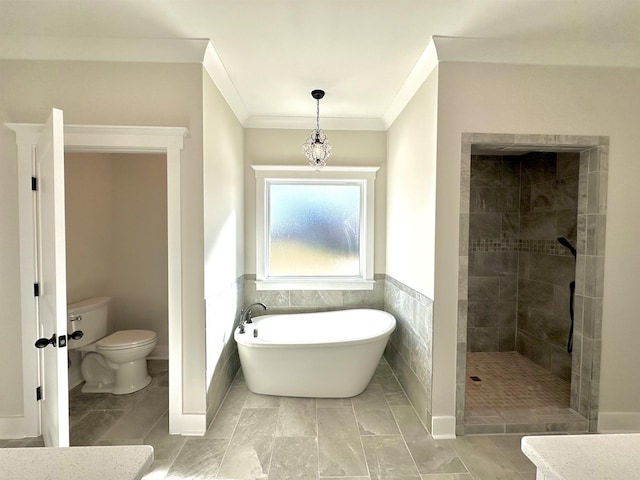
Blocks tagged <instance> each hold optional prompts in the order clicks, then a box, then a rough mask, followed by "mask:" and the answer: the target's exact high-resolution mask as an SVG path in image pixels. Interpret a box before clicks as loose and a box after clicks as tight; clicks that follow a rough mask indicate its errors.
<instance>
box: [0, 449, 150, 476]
mask: <svg viewBox="0 0 640 480" xmlns="http://www.w3.org/2000/svg"><path fill="white" fill-rule="evenodd" d="M151 463H153V447H151V446H149V445H127V446H108V447H68V448H46V447H30V448H0V479H2V480H5V479H6V480H8V479H12V480H13V479H33V480H70V479H91V480H115V479H118V480H138V479H141V478H142V476H143V475H144V474H145V473H146V472H147V470H148V469H149V467H150V466H151Z"/></svg>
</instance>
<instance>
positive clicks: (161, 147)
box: [6, 124, 206, 437]
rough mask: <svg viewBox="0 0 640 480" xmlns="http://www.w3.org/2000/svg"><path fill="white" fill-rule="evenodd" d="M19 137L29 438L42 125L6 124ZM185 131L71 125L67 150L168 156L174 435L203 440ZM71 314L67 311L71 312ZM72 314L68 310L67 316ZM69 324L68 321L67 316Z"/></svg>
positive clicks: (34, 417)
mask: <svg viewBox="0 0 640 480" xmlns="http://www.w3.org/2000/svg"><path fill="white" fill-rule="evenodd" d="M6 126H7V127H8V128H10V129H11V130H13V131H15V132H16V143H17V145H18V180H19V187H18V196H19V216H20V248H21V251H20V274H21V275H20V276H21V279H20V282H21V283H20V285H21V288H20V290H21V309H22V337H23V340H22V344H23V354H22V356H23V358H22V364H23V396H24V418H23V432H24V436H27V437H33V436H37V435H39V434H40V418H39V412H40V407H39V402H36V400H35V398H36V397H35V389H36V387H37V386H38V385H37V373H36V372H37V370H38V359H37V353H34V350H35V349H33V348H27V347H30V346H31V347H32V346H33V339H35V338H38V332H37V328H36V323H35V318H36V306H35V301H34V297H33V282H34V280H33V279H34V272H35V270H36V262H35V251H36V246H35V240H34V239H35V228H36V227H35V213H34V205H33V193H32V192H31V177H32V176H33V175H34V164H33V148H34V146H35V145H36V144H37V141H38V137H39V135H40V132H41V131H42V128H43V125H41V124H6ZM187 134H188V130H187V129H186V128H183V127H135V126H134V127H130V126H100V125H65V126H64V149H65V150H67V151H79V152H110V153H164V154H166V155H167V228H168V232H167V233H168V238H167V240H168V242H167V243H168V258H167V262H168V293H169V298H168V308H169V358H170V361H169V377H170V382H169V430H170V432H171V433H173V434H186V435H202V434H204V432H205V429H206V415H205V414H190V413H185V412H184V411H183V408H182V405H183V401H182V368H183V367H182V364H183V362H182V356H183V345H182V220H181V215H182V213H181V181H180V177H181V174H180V158H181V151H182V149H183V142H184V137H185V136H186V135H187ZM65 309H66V306H65ZM65 313H66V310H65ZM65 318H66V315H65Z"/></svg>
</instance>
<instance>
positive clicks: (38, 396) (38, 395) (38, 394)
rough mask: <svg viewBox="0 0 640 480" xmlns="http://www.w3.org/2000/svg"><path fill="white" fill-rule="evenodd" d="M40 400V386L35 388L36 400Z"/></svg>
mask: <svg viewBox="0 0 640 480" xmlns="http://www.w3.org/2000/svg"><path fill="white" fill-rule="evenodd" d="M38 400H42V387H37V388H36V401H38Z"/></svg>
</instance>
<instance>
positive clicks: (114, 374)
mask: <svg viewBox="0 0 640 480" xmlns="http://www.w3.org/2000/svg"><path fill="white" fill-rule="evenodd" d="M108 304H109V298H108V297H94V298H89V299H87V300H83V301H81V302H76V303H72V304H69V305H68V306H67V312H68V316H67V321H68V328H69V330H68V331H69V332H75V331H77V330H80V331H82V332H83V336H82V338H80V339H77V340H73V339H69V343H68V345H69V350H77V351H79V352H82V363H81V365H80V371H81V373H82V378H83V380H84V381H85V383H84V385H83V386H82V391H83V392H85V393H113V394H116V395H123V394H127V393H133V392H137V391H138V390H141V389H143V388H145V387H146V386H147V385H149V383H151V377H150V376H149V373H148V371H147V355H149V354H150V353H151V351H152V350H153V349H154V348H155V346H156V343H157V339H156V333H155V332H152V331H151V330H120V331H117V332H115V333H112V334H110V335H107V310H108Z"/></svg>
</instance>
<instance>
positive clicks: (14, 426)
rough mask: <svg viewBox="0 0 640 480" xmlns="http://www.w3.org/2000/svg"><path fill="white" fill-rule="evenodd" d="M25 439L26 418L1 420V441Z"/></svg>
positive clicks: (5, 418)
mask: <svg viewBox="0 0 640 480" xmlns="http://www.w3.org/2000/svg"><path fill="white" fill-rule="evenodd" d="M24 437H25V435H24V417H3V418H0V439H12V438H24Z"/></svg>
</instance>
